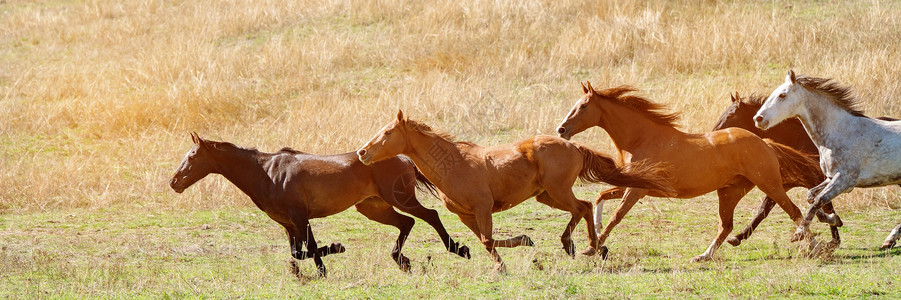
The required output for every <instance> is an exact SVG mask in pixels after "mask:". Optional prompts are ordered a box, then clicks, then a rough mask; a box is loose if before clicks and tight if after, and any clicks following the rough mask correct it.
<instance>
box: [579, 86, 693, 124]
mask: <svg viewBox="0 0 901 300" xmlns="http://www.w3.org/2000/svg"><path fill="white" fill-rule="evenodd" d="M634 91H637V89H635V88H633V87H631V86H627V85H622V86H618V87H614V88H609V89H603V90H600V91H594V94H595V95H598V96H601V97H605V98H609V99H611V100H615V101H616V102H617V103H619V104H621V105H623V106H626V107H629V108H632V109H634V110H636V111H638V112H641V113H643V114H644V115H646V116H647V117H648V118H650V119H651V120H652V121H654V122H656V123H660V124H663V125H669V126H672V127H679V125H678V124H676V121H678V120H679V117H680V114H679V113H678V112H673V113H667V112H666V110H667V109H668V108H667V107H666V105H663V104H658V103H654V102H651V101H650V100H648V99H645V98H643V97H641V96H636V95H628V93H631V92H634Z"/></svg>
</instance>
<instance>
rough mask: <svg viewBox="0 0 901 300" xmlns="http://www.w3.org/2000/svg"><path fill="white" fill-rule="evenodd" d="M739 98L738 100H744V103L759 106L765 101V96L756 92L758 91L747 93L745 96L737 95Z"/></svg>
mask: <svg viewBox="0 0 901 300" xmlns="http://www.w3.org/2000/svg"><path fill="white" fill-rule="evenodd" d="M739 99H740V100H739V101H741V102H744V103H745V104H751V105H756V106H758V107H760V106H763V103H764V102H766V99H767V96H766V95H762V94H758V93H753V94H751V95H748V96H747V97H745V98H740V97H739Z"/></svg>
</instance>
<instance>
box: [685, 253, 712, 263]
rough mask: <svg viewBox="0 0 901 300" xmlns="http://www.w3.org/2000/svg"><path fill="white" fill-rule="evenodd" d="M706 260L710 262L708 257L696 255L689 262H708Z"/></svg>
mask: <svg viewBox="0 0 901 300" xmlns="http://www.w3.org/2000/svg"><path fill="white" fill-rule="evenodd" d="M708 260H710V256H704V255H698V256H695V257H692V258H691V260H690V261H689V262H692V263H696V262H702V261H708Z"/></svg>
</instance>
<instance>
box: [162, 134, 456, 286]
mask: <svg viewBox="0 0 901 300" xmlns="http://www.w3.org/2000/svg"><path fill="white" fill-rule="evenodd" d="M191 140H192V141H194V146H193V147H191V150H190V151H188V154H187V155H186V156H185V158H184V160H182V162H181V165H179V167H178V170H176V171H175V175H173V176H172V180H171V181H170V182H169V186H171V187H172V189H173V190H175V192H177V193H181V192H182V191H184V190H185V189H186V188H188V187H189V186H191V185H192V184H194V183H195V182H197V181H198V180H200V179H202V178H204V177H205V176H206V175H208V174H210V173H216V174H221V175H222V176H224V177H225V178H226V179H228V180H229V181H231V182H232V183H233V184H234V185H235V186H237V187H238V188H239V189H241V191H243V192H244V193H245V194H247V195H248V196H250V199H251V200H253V203H254V204H256V206H257V207H259V208H260V209H261V210H263V212H265V213H266V214H267V215H269V217H270V218H272V219H273V220H275V221H276V222H278V223H279V224H281V225H282V226H284V227H285V231H287V233H288V242H289V243H290V246H291V255H292V256H293V257H294V258H296V259H301V260H302V259H307V258H313V261H314V262H315V263H316V267H317V269H318V271H319V274H321V275H323V276H324V275H325V274H326V270H325V265H324V264H323V263H322V257H324V256H326V255H329V254H334V253H341V252H344V247H343V246H341V244H340V243H332V244H331V245H329V246H326V247H321V248H319V247H317V245H316V239H314V238H313V229H312V228H311V227H310V221H309V220H310V219H314V218H322V217H326V216H330V215H333V214H336V213H339V212H342V211H344V210H346V209H348V208H349V207H351V206H355V207H356V208H357V211H359V212H360V213H361V214H363V215H364V216H366V217H367V218H369V219H370V220H373V221H376V222H379V223H382V224H386V225H391V226H394V227H397V228H398V229H400V234H399V235H398V236H397V242H396V243H395V245H394V249H393V250H391V257H392V258H393V259H394V261H395V262H396V263H397V265H398V266H399V267H400V268H401V270H404V271H409V270H410V260H409V259H407V258H406V257H404V255H403V254H401V249H402V248H403V246H404V241H406V239H407V236H408V235H409V233H410V229H412V228H413V224H414V223H415V221H414V220H413V218H410V217H408V216H405V215H402V214H400V213H398V212H397V211H395V210H394V208H397V209H400V210H401V211H403V212H406V213H409V214H411V215H413V216H416V217H417V218H420V219H422V220H425V221H426V222H428V223H429V225H432V227H434V228H435V230H436V231H438V235H439V236H441V241H443V242H444V247H445V248H446V249H447V250H448V251H450V252H452V253H455V254H457V255H459V256H462V257H465V258H469V257H470V255H469V248H468V247H466V246H460V245H459V244H458V243H456V242H454V240H453V239H451V237H450V236H449V235H448V234H447V231H446V230H445V229H444V225H443V224H441V220H440V219H439V218H438V213H437V212H436V211H434V210H431V209H428V208H425V207H423V206H422V205H421V204H420V203H419V201H418V200H417V199H416V194H415V192H414V190H415V186H416V183H417V182H418V183H420V184H422V185H424V186H425V188H426V189H430V190H431V191H432V192H434V186H433V185H432V184H431V183H430V182H428V180H427V179H425V177H424V176H422V174H421V173H419V171H418V170H417V169H416V167H415V166H414V165H413V163H412V162H411V161H410V159H409V158H406V157H403V156H398V157H391V158H388V159H386V160H384V161H382V162H379V163H376V164H372V165H369V166H367V165H364V164H363V163H361V162H360V161H359V160H358V159H357V155H356V153H354V152H350V153H345V154H335V155H313V154H307V153H303V152H300V151H297V150H293V149H290V148H283V149H281V150H280V151H279V152H276V153H264V152H260V151H257V150H256V149H247V148H241V147H238V146H235V145H234V144H231V143H224V142H215V141H209V140H204V139H202V138H200V137H199V136H197V134H196V133H192V134H191ZM304 243H305V244H306V251H303V244H304ZM291 264H292V271H293V272H294V273H295V275H297V274H298V272H299V270H298V269H297V266H296V264H295V263H294V261H293V260H292V261H291Z"/></svg>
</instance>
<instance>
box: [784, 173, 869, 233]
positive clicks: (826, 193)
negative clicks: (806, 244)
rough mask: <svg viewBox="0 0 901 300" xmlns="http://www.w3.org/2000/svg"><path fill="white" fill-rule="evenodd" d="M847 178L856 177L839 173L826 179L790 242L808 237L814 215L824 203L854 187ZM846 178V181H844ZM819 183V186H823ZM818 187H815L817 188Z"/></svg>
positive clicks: (852, 181) (851, 181)
mask: <svg viewBox="0 0 901 300" xmlns="http://www.w3.org/2000/svg"><path fill="white" fill-rule="evenodd" d="M848 177H856V176H849V175H845V174H842V173H841V172H839V173H836V174H835V175H834V176H832V178H828V179H826V181H824V182H823V183H825V184H826V185H825V186H824V187H823V188H822V191H820V193H819V195H817V196H816V198H815V199H814V201H813V204H812V205H811V206H810V209H809V210H808V211H807V215H806V216H804V219H802V220H801V222H800V223H799V224H798V229H797V230H795V234H794V235H793V236H792V239H791V241H792V242H797V241H800V240H802V239H804V238H807V237H809V236H810V222H811V221H813V217H814V215H816V212H817V211H818V210H820V208H822V207H823V205H825V204H826V203H829V201H832V199H833V198H835V197H836V196H838V195H840V194H842V193H844V192H845V191H846V190H848V189H850V188H852V187H854V184H855V182H854V180H851V178H848ZM846 178H848V179H846ZM823 183H821V184H820V185H823ZM820 185H817V187H819V186H820ZM809 196H810V192H808V197H809Z"/></svg>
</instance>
